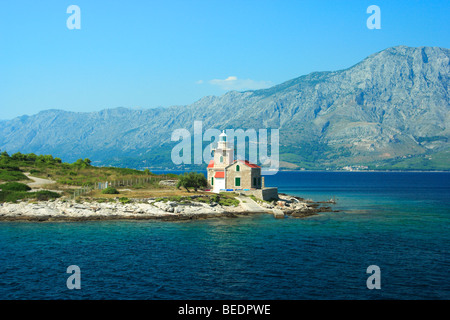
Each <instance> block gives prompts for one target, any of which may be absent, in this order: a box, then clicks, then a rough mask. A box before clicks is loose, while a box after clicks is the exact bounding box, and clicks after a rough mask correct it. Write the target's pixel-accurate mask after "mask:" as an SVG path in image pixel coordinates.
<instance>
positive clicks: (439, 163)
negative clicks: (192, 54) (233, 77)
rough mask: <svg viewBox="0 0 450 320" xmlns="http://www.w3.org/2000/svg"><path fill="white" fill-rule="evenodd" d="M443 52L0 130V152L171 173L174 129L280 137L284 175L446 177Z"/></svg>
mask: <svg viewBox="0 0 450 320" xmlns="http://www.w3.org/2000/svg"><path fill="white" fill-rule="evenodd" d="M449 77H450V50H449V49H446V48H438V47H419V48H411V47H405V46H397V47H393V48H389V49H386V50H383V51H381V52H378V53H375V54H373V55H371V56H369V57H367V58H366V59H364V60H363V61H361V62H360V63H358V64H356V65H354V66H352V67H350V68H348V69H345V70H339V71H332V72H315V73H311V74H308V75H305V76H301V77H299V78H296V79H293V80H289V81H287V82H284V83H282V84H279V85H276V86H274V87H271V88H268V89H263V90H253V91H245V92H236V91H231V92H228V93H226V94H224V95H222V96H220V97H215V96H207V97H204V98H202V99H200V100H199V101H197V102H195V103H193V104H191V105H187V106H174V107H168V108H157V109H146V110H130V109H125V108H116V109H108V110H103V111H100V112H90V113H76V112H67V111H61V110H47V111H42V112H40V113H38V114H36V115H32V116H22V117H18V118H15V119H13V120H8V121H1V122H0V149H1V150H7V151H8V152H9V153H13V152H16V151H21V152H27V153H28V152H34V153H37V154H41V153H42V154H49V153H51V154H53V155H55V156H58V157H60V158H62V159H63V160H65V161H74V160H76V159H78V158H86V157H88V158H90V159H91V160H93V163H95V164H98V165H110V164H114V165H120V164H127V165H130V164H131V165H132V166H134V167H170V166H172V162H171V160H170V152H171V149H172V148H173V147H174V146H175V145H176V143H175V142H171V141H170V137H171V134H172V132H173V130H175V129H178V128H186V129H189V130H191V132H192V127H193V123H194V121H195V120H201V121H203V129H204V130H206V129H208V128H217V129H225V128H234V129H238V128H241V129H248V128H254V129H261V128H279V130H280V145H281V147H280V160H282V161H283V162H282V164H283V166H284V167H287V168H300V167H304V168H307V169H326V168H331V169H334V168H341V167H343V166H347V165H352V166H355V165H364V166H369V168H380V169H382V168H386V169H395V168H397V169H445V170H450V160H449V159H450V157H449V151H450V147H449V146H450V145H449V136H450V125H449V124H450V112H449V109H450V91H449V83H450V81H449Z"/></svg>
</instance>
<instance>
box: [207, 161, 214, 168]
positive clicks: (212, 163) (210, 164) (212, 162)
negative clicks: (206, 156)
mask: <svg viewBox="0 0 450 320" xmlns="http://www.w3.org/2000/svg"><path fill="white" fill-rule="evenodd" d="M213 167H214V160H211V161H210V162H209V164H208V168H213Z"/></svg>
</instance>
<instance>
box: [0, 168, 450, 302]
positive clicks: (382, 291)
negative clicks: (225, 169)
mask: <svg viewBox="0 0 450 320" xmlns="http://www.w3.org/2000/svg"><path fill="white" fill-rule="evenodd" d="M265 182H266V186H276V187H278V188H279V192H283V193H287V194H290V195H296V196H299V197H302V198H305V199H311V200H313V201H326V200H329V199H335V200H336V204H334V205H332V209H333V211H334V212H323V213H320V214H319V215H318V216H313V217H309V218H306V219H298V218H285V219H275V218H274V217H273V216H272V215H270V214H255V215H249V216H244V217H239V218H220V219H209V220H194V221H181V222H162V221H92V222H40V223H36V222H0V300H11V299H14V300H21V299H26V300H34V299H37V300H42V299H44V300H47V299H49V300H55V299H58V300H59V299H71V300H72V299H75V300H78V299H83V300H84V299H86V300H99V299H100V300H101V299H106V300H112V299H114V300H116V299H118V300H122V299H123V300H147V299H149V300H248V299H250V300H259V299H261V300H322V299H324V300H330V299H331V300H378V299H379V300H386V299H388V300H389V299H394V300H415V299H417V300H436V299H437V300H447V299H449V298H450V277H449V275H448V272H449V270H450V256H449V248H450V229H449V228H450V223H449V222H450V173H449V172H310V171H297V172H287V171H282V172H278V173H277V174H276V175H272V176H267V177H266V179H265ZM70 266H77V267H78V268H79V273H78V275H79V279H78V280H79V281H78V284H79V285H80V288H79V289H69V286H68V282H70V283H75V282H72V280H73V278H71V277H72V271H71V269H69V270H68V268H69V267H70ZM374 266H375V267H374ZM374 268H375V269H374ZM374 270H375V271H374ZM69 280H70V281H69ZM74 281H75V280H74ZM374 284H377V287H375V288H374Z"/></svg>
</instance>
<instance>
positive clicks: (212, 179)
mask: <svg viewBox="0 0 450 320" xmlns="http://www.w3.org/2000/svg"><path fill="white" fill-rule="evenodd" d="M211 185H212V186H213V185H214V177H211Z"/></svg>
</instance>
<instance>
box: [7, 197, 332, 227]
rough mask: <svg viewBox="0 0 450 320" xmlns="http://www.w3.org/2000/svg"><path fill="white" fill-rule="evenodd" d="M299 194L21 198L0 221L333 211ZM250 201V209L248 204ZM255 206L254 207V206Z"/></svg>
mask: <svg viewBox="0 0 450 320" xmlns="http://www.w3.org/2000/svg"><path fill="white" fill-rule="evenodd" d="M300 199H301V198H298V197H291V196H288V195H280V199H279V200H278V201H277V202H274V203H267V202H259V201H258V202H255V201H253V200H252V199H250V198H245V199H242V198H240V204H239V205H238V206H222V205H220V204H218V203H204V202H196V201H195V198H194V199H192V201H190V202H189V203H184V202H175V201H156V200H153V199H150V200H134V201H132V202H130V203H126V204H123V203H120V202H96V201H86V202H76V201H74V200H67V199H58V200H50V201H39V202H37V201H35V202H27V201H22V202H18V203H2V204H0V221H30V222H32V221H33V222H44V221H99V220H151V219H155V220H162V221H182V220H197V219H208V218H236V217H238V216H243V215H249V214H256V213H270V214H273V215H274V216H275V217H277V218H280V217H281V218H284V217H285V216H291V217H294V218H306V217H309V216H313V215H317V214H318V213H319V212H329V211H332V210H331V208H330V207H320V204H318V203H312V202H308V201H303V200H300ZM249 202H251V203H253V208H252V209H249V206H248V205H247V204H248V203H249ZM254 205H256V207H255V206H254Z"/></svg>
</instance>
